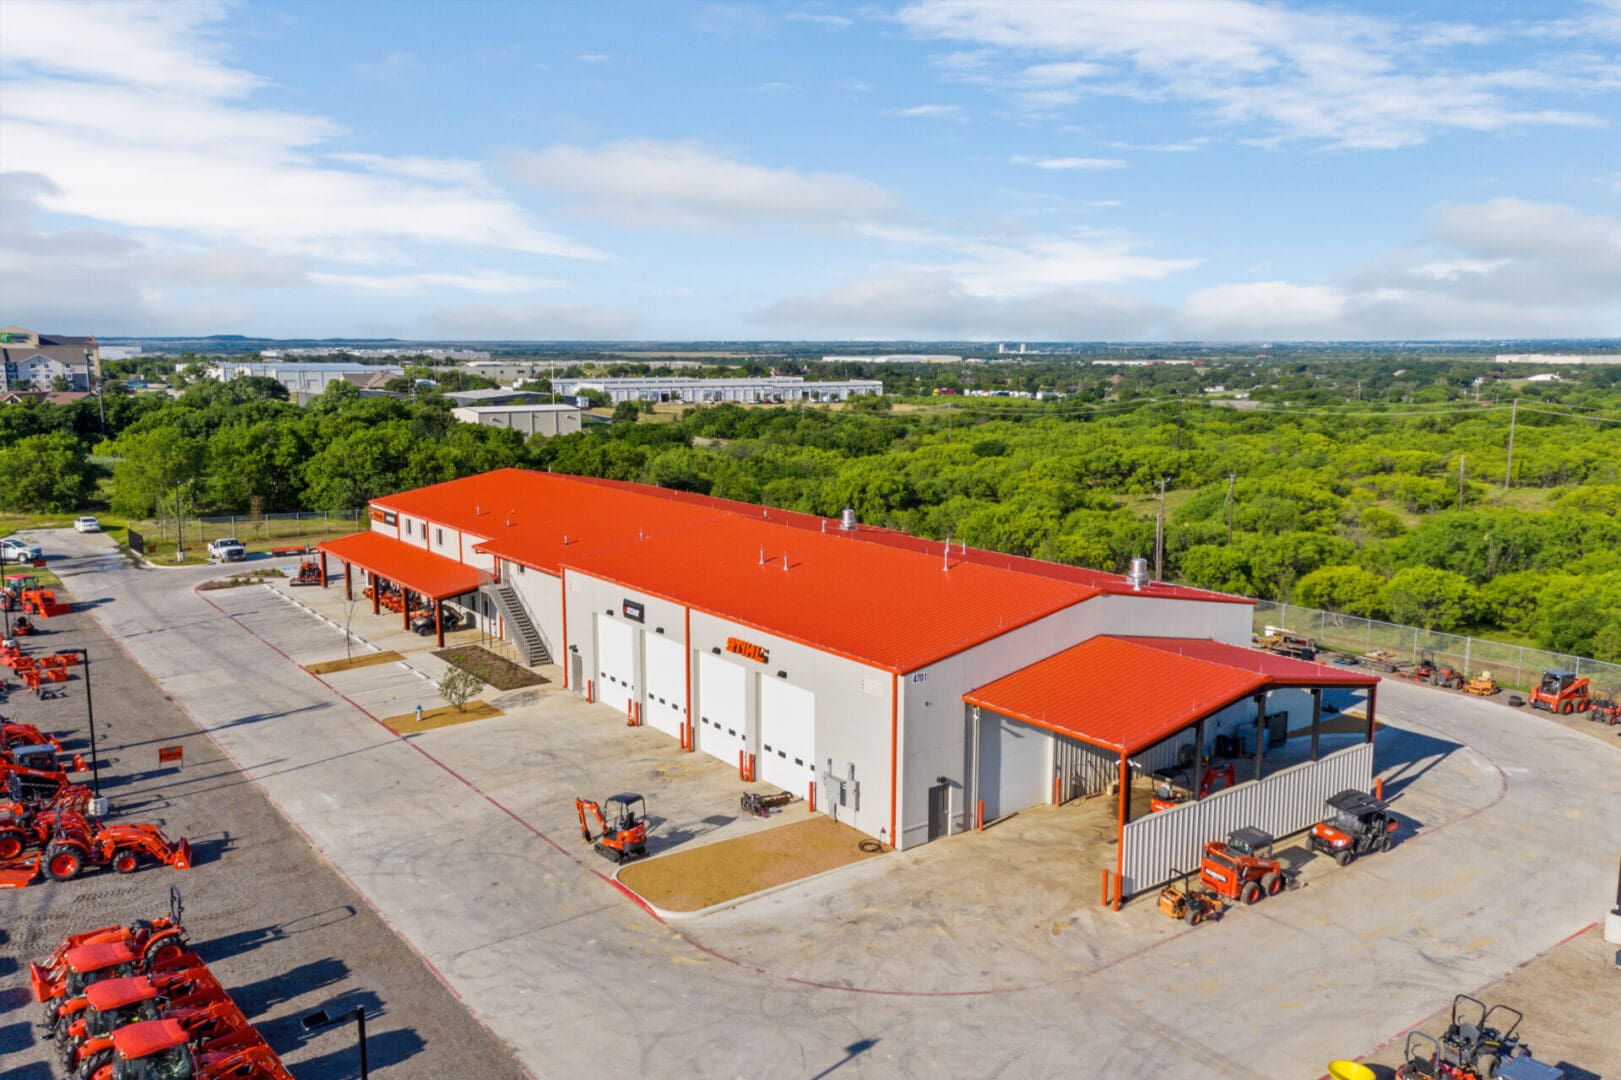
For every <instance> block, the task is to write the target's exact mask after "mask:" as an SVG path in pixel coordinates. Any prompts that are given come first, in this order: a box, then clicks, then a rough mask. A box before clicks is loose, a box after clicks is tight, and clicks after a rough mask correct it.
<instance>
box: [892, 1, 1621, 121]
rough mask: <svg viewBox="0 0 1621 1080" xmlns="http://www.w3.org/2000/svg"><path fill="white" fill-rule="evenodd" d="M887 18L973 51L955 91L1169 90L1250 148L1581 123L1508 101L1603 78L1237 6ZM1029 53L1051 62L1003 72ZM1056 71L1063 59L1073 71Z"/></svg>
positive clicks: (1390, 29) (1051, 7)
mask: <svg viewBox="0 0 1621 1080" xmlns="http://www.w3.org/2000/svg"><path fill="white" fill-rule="evenodd" d="M898 18H899V19H900V21H901V22H902V23H903V24H904V25H906V26H907V27H908V28H909V29H911V30H912V31H913V32H914V33H915V34H917V35H919V36H922V37H927V38H939V39H943V40H948V41H954V42H964V43H968V44H970V45H973V46H977V47H979V49H980V50H981V52H979V53H977V54H968V55H969V57H970V58H971V60H972V63H971V64H970V65H969V66H968V67H967V68H965V67H964V65H963V64H962V63H960V62H957V63H953V64H952V65H950V67H951V68H953V69H955V70H956V71H957V72H958V74H959V77H960V76H961V74H962V72H964V71H965V70H966V71H968V72H969V74H970V78H969V81H975V82H981V83H984V84H986V85H990V86H1000V85H1003V84H1006V85H1007V87H1008V92H1009V93H1011V94H1012V95H1013V96H1014V100H1015V101H1022V102H1023V103H1024V104H1025V105H1026V106H1027V107H1030V108H1035V109H1050V108H1054V107H1060V106H1063V105H1065V104H1068V103H1069V102H1071V101H1073V100H1078V97H1079V95H1080V93H1081V92H1082V91H1091V92H1096V93H1110V94H1128V95H1131V96H1135V97H1139V98H1141V99H1144V100H1150V101H1151V100H1158V99H1161V98H1163V97H1166V96H1169V97H1172V98H1177V99H1181V100H1185V101H1191V102H1194V103H1197V104H1199V105H1201V106H1203V107H1204V108H1205V109H1206V110H1207V111H1208V113H1209V114H1210V115H1211V116H1212V117H1214V118H1215V119H1218V120H1220V121H1223V122H1225V123H1228V124H1233V125H1245V126H1251V127H1253V128H1255V129H1257V131H1258V135H1257V136H1256V141H1259V142H1268V141H1278V140H1283V139H1313V140H1320V141H1323V142H1325V143H1328V144H1331V145H1335V146H1343V147H1367V148H1390V147H1398V146H1407V145H1412V144H1415V143H1419V142H1422V141H1424V140H1426V139H1428V138H1430V137H1432V136H1433V135H1436V134H1438V133H1441V132H1445V131H1453V130H1471V131H1495V130H1500V129H1502V128H1508V127H1520V126H1532V125H1593V124H1597V123H1598V122H1599V121H1598V119H1597V118H1596V117H1594V116H1592V115H1589V114H1585V113H1580V112H1575V111H1570V110H1569V109H1566V108H1557V109H1553V108H1538V107H1533V106H1524V105H1520V104H1517V103H1516V102H1515V100H1514V98H1515V96H1516V95H1518V94H1523V93H1525V92H1527V91H1531V90H1536V91H1541V92H1547V91H1569V90H1582V89H1588V88H1593V87H1596V86H1603V85H1613V80H1614V74H1613V72H1610V73H1609V74H1606V73H1605V67H1604V65H1603V64H1602V63H1601V62H1600V63H1594V64H1588V65H1580V64H1577V65H1573V64H1571V63H1570V61H1569V58H1568V57H1567V58H1562V59H1561V60H1560V62H1559V66H1557V67H1555V66H1549V67H1548V68H1546V69H1529V68H1525V69H1516V68H1506V69H1504V68H1497V69H1493V68H1491V67H1490V66H1488V65H1482V64H1479V63H1476V62H1472V61H1471V59H1470V58H1467V57H1464V58H1459V59H1454V57H1453V53H1454V51H1456V50H1462V49H1466V48H1469V47H1471V46H1475V45H1477V43H1478V42H1479V41H1481V40H1483V39H1482V38H1481V36H1480V35H1478V34H1473V33H1470V32H1469V30H1470V28H1468V27H1460V26H1449V27H1441V26H1438V25H1436V24H1424V23H1407V22H1402V21H1399V20H1396V19H1380V18H1374V17H1365V16H1361V15H1356V14H1346V13H1342V12H1340V11H1336V10H1333V9H1312V8H1307V9H1304V10H1291V9H1290V8H1287V7H1283V6H1281V5H1277V4H1263V3H1258V2H1251V0H1200V2H1197V3H1187V2H1183V0H1134V2H1132V3H1129V4H1122V3H1117V2H1115V0H1069V2H1065V3H1059V2H1055V0H920V2H917V3H913V4H911V5H910V6H908V7H906V8H905V9H903V10H902V11H901V12H900V13H899V15H898ZM987 52H989V53H991V55H992V57H994V56H995V55H996V54H997V53H1001V54H1005V55H1006V57H1007V63H1008V65H1009V66H1010V67H1012V70H1011V72H1010V73H1009V75H1008V76H1006V77H1001V76H998V75H997V74H996V73H994V72H992V71H989V70H988V68H989V67H990V65H991V60H990V59H988V58H987V56H986V53H987ZM1032 53H1036V54H1040V55H1045V56H1051V57H1057V58H1059V59H1056V60H1053V61H1051V62H1049V63H1047V64H1041V65H1037V66H1035V67H1022V68H1021V67H1018V66H1016V65H1018V64H1019V63H1020V62H1021V61H1023V59H1024V58H1025V57H1027V56H1028V55H1030V54H1032ZM957 55H961V54H957ZM1066 64H1068V65H1075V67H1074V69H1073V73H1070V72H1067V71H1066V70H1065V68H1064V65H1066ZM1550 65H1551V62H1550ZM1089 67H1090V68H1095V69H1096V70H1095V71H1091V72H1089V71H1087V70H1086V69H1087V68H1089ZM1044 69H1050V70H1053V71H1054V72H1055V75H1054V78H1055V79H1057V84H1056V85H1057V86H1058V87H1059V88H1058V89H1056V90H1054V91H1052V92H1049V93H1047V94H1046V95H1037V96H1035V97H1031V96H1030V95H1029V94H1028V92H1026V93H1024V94H1021V93H1020V91H1019V87H1020V86H1021V85H1023V84H1022V83H1021V82H1020V78H1019V74H1020V72H1021V71H1022V72H1024V73H1025V76H1026V77H1028V73H1029V72H1032V71H1034V72H1038V73H1040V72H1041V71H1043V70H1044ZM1060 74H1062V75H1066V76H1068V77H1067V78H1059V77H1058V76H1059V75H1060ZM1038 77H1039V75H1038Z"/></svg>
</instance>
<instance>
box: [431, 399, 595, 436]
mask: <svg viewBox="0 0 1621 1080" xmlns="http://www.w3.org/2000/svg"><path fill="white" fill-rule="evenodd" d="M450 415H451V416H454V417H455V418H456V419H458V420H460V421H461V422H462V423H464V424H482V425H483V426H484V427H498V428H510V429H511V430H513V431H519V432H522V433H523V434H524V435H525V436H530V435H539V436H541V437H543V438H551V437H552V436H554V435H568V434H570V433H571V432H575V431H579V430H580V409H579V407H578V406H575V405H468V406H462V407H459V408H455V409H451V410H450Z"/></svg>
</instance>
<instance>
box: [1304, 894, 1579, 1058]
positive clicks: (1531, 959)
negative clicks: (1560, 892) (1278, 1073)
mask: <svg viewBox="0 0 1621 1080" xmlns="http://www.w3.org/2000/svg"><path fill="white" fill-rule="evenodd" d="M1597 925H1598V921H1597V920H1594V921H1593V922H1590V923H1588V924H1587V925H1586V926H1584V927H1582V928H1581V929H1580V930H1578V931H1576V932H1575V933H1574V934H1569V935H1566V936H1565V937H1562V938H1560V939H1559V940H1558V941H1556V942H1554V943H1553V944H1552V945H1549V946H1548V947H1547V948H1546V949H1543V950H1542V951H1541V952H1539V953H1537V954H1536V955H1535V956H1528V957H1526V958H1525V959H1524V960H1521V961H1520V962H1519V963H1518V964H1515V965H1514V966H1513V967H1511V968H1509V969H1508V970H1507V971H1505V972H1503V973H1502V974H1501V975H1499V976H1497V978H1495V979H1491V980H1489V981H1487V982H1483V983H1481V984H1480V985H1479V986H1477V987H1475V988H1474V989H1473V990H1471V991H1469V996H1470V997H1479V996H1480V995H1481V994H1482V993H1484V992H1485V991H1487V990H1490V989H1491V988H1492V987H1494V986H1496V985H1497V984H1498V983H1500V982H1502V981H1503V980H1504V979H1506V978H1508V977H1509V976H1510V975H1512V974H1514V973H1515V972H1516V971H1521V970H1524V969H1525V968H1526V967H1529V966H1530V965H1531V964H1534V963H1536V962H1537V961H1538V960H1541V959H1542V958H1543V957H1544V956H1547V955H1548V954H1549V953H1551V952H1553V951H1555V950H1556V949H1560V948H1563V947H1564V946H1566V945H1569V944H1570V943H1571V942H1572V941H1575V940H1576V939H1577V938H1579V937H1581V936H1582V935H1583V934H1585V933H1587V932H1588V931H1589V930H1591V929H1593V927H1595V926H1597ZM1440 1015H1441V1010H1439V1009H1437V1010H1436V1011H1435V1012H1432V1013H1430V1015H1429V1016H1426V1017H1425V1018H1424V1019H1422V1020H1420V1021H1419V1022H1418V1023H1416V1024H1414V1025H1412V1026H1411V1027H1407V1028H1403V1029H1402V1030H1401V1031H1398V1032H1396V1034H1394V1035H1392V1036H1391V1037H1390V1038H1388V1039H1386V1040H1385V1041H1384V1042H1382V1043H1380V1044H1379V1045H1378V1046H1374V1047H1370V1048H1369V1049H1367V1050H1364V1051H1362V1053H1361V1054H1360V1055H1358V1056H1357V1057H1356V1058H1354V1059H1353V1060H1355V1061H1363V1060H1365V1059H1367V1058H1370V1057H1372V1056H1373V1055H1374V1054H1377V1053H1378V1052H1379V1051H1381V1050H1383V1049H1384V1048H1385V1047H1387V1046H1389V1045H1390V1044H1391V1043H1393V1042H1395V1041H1396V1040H1397V1039H1400V1038H1404V1037H1405V1036H1407V1035H1408V1034H1410V1033H1412V1032H1414V1031H1417V1030H1418V1029H1419V1028H1421V1027H1423V1026H1424V1025H1425V1024H1427V1023H1429V1022H1430V1021H1431V1020H1432V1019H1434V1018H1435V1017H1437V1016H1440ZM1318 1080H1333V1078H1332V1077H1330V1076H1329V1075H1328V1074H1327V1073H1324V1074H1323V1075H1322V1076H1321V1077H1319V1078H1318Z"/></svg>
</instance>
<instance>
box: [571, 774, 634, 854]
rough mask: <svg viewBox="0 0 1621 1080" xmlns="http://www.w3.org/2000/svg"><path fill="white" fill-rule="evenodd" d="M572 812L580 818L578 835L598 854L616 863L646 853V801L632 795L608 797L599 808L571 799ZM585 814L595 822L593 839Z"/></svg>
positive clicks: (626, 793) (628, 793)
mask: <svg viewBox="0 0 1621 1080" xmlns="http://www.w3.org/2000/svg"><path fill="white" fill-rule="evenodd" d="M604 808H606V811H607V813H606V816H604ZM574 812H575V813H577V814H579V815H580V836H581V837H582V838H583V839H584V840H585V842H586V843H588V844H590V845H591V846H592V847H594V848H595V849H596V851H597V854H598V855H601V856H603V857H604V858H607V859H612V860H613V861H614V862H616V863H619V862H624V861H625V860H627V859H639V858H641V857H642V856H643V855H646V854H647V801H646V800H645V799H643V798H642V797H641V796H640V795H637V794H636V793H635V792H630V791H627V792H624V793H623V794H620V795H613V796H610V797H609V798H608V800H607V801H606V802H605V803H604V804H603V805H602V806H598V805H597V804H596V803H594V802H592V801H590V800H589V799H575V800H574ZM588 815H589V816H590V817H591V818H594V819H596V824H597V835H595V836H592V835H591V825H590V822H588V821H587V816H588Z"/></svg>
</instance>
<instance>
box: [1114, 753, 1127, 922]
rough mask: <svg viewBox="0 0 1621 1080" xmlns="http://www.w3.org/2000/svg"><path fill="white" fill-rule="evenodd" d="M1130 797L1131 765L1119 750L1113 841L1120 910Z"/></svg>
mask: <svg viewBox="0 0 1621 1080" xmlns="http://www.w3.org/2000/svg"><path fill="white" fill-rule="evenodd" d="M1130 799H1131V766H1130V765H1128V764H1127V763H1126V752H1125V751H1124V750H1122V751H1120V821H1119V825H1118V831H1117V832H1116V833H1115V843H1114V909H1115V910H1116V911H1119V910H1120V898H1121V893H1122V892H1123V891H1124V888H1125V881H1126V806H1127V804H1128V802H1129V800H1130Z"/></svg>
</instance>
